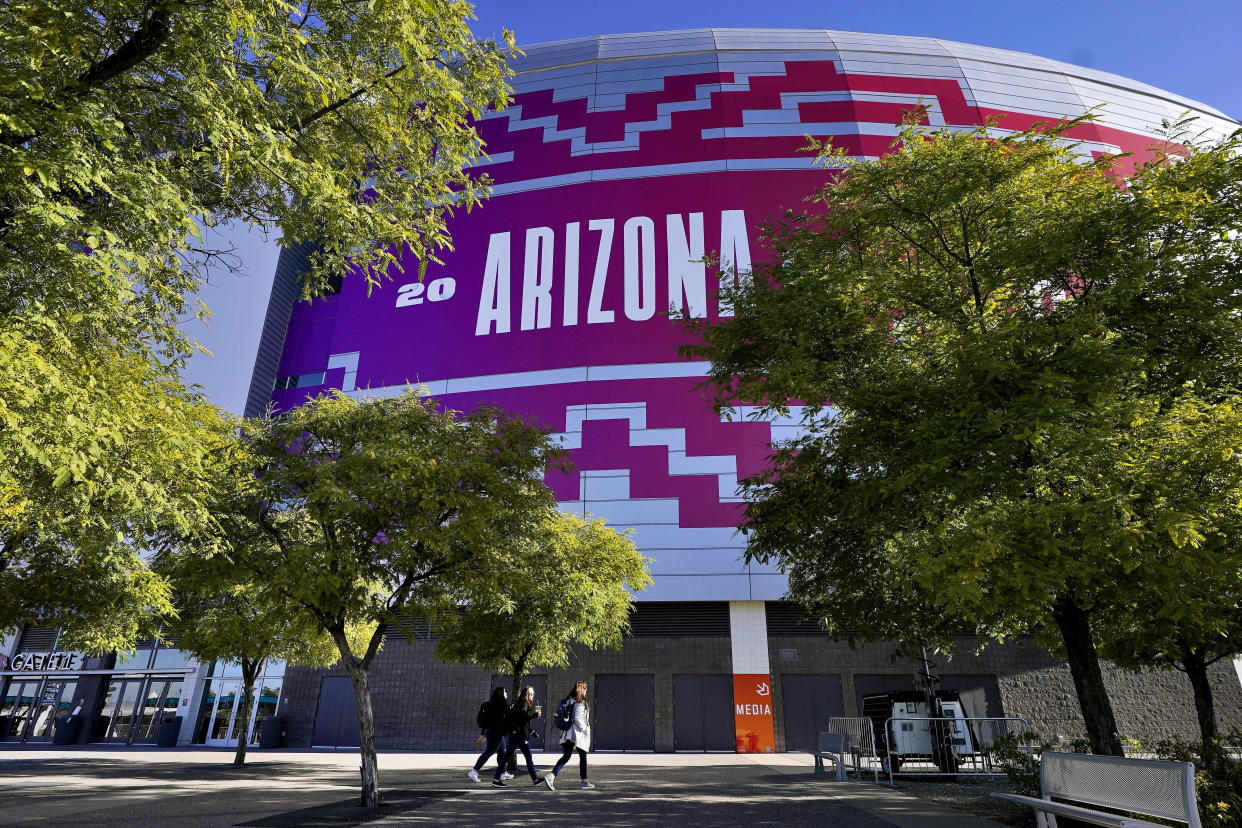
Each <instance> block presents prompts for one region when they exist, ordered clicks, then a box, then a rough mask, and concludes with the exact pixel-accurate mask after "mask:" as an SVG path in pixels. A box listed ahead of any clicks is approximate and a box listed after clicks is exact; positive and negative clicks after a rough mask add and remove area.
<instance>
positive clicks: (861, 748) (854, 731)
mask: <svg viewBox="0 0 1242 828" xmlns="http://www.w3.org/2000/svg"><path fill="white" fill-rule="evenodd" d="M826 732H828V733H840V734H841V735H842V736H844V737H845V756H846V763H847V771H848V770H853V771H854V775H855V776H856V777H857V779H858V781H860V782H861V781H862V778H863V774H864V773H870V774H872V776H873V777H874V781H875V782H879V781H880V755H879V754H878V753H876V750H875V729H874V727H872V724H871V720H870V719H868V718H867V717H866V716H831V717H829V719H828V730H827V731H826Z"/></svg>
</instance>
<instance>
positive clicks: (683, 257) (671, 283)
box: [665, 213, 707, 317]
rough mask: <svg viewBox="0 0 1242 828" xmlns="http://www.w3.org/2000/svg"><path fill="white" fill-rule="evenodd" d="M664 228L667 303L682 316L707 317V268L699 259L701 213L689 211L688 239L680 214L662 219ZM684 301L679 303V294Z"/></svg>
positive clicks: (700, 253) (701, 255)
mask: <svg viewBox="0 0 1242 828" xmlns="http://www.w3.org/2000/svg"><path fill="white" fill-rule="evenodd" d="M665 223H666V226H667V229H668V305H669V308H670V309H671V310H673V311H675V312H678V313H684V314H685V315H686V316H691V317H703V316H707V275H706V271H707V268H706V266H705V265H704V264H703V262H702V258H703V214H702V213H691V214H690V238H689V240H687V239H686V229H685V226H684V225H683V224H682V222H681V215H680V214H678V213H672V214H670V215H668V216H667V217H666V218H665ZM683 295H684V297H685V300H686V301H685V303H684V304H683V303H682V297H683Z"/></svg>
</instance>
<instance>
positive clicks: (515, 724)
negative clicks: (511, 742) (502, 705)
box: [505, 702, 537, 742]
mask: <svg viewBox="0 0 1242 828" xmlns="http://www.w3.org/2000/svg"><path fill="white" fill-rule="evenodd" d="M535 718H537V717H536V716H535V708H534V707H529V708H528V707H527V706H526V705H525V704H522V703H521V702H519V703H517V704H515V705H513V707H510V708H509V716H508V718H507V719H506V722H505V724H506V730H507V731H508V733H509V735H511V736H517V737H518V738H520V739H521V740H522V741H523V742H528V741H530V723H531V721H533V720H534V719H535Z"/></svg>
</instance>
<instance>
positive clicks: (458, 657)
mask: <svg viewBox="0 0 1242 828" xmlns="http://www.w3.org/2000/svg"><path fill="white" fill-rule="evenodd" d="M512 540H513V542H514V545H515V546H517V547H518V548H516V549H513V550H512V551H511V553H510V556H509V557H508V558H507V559H505V560H504V561H503V570H501V571H499V572H497V573H496V581H497V582H498V590H497V592H495V593H494V594H491V595H488V596H486V600H482V601H475V602H473V603H471V604H468V605H466V606H463V607H457V608H453V609H452V610H450V611H448V612H444V613H442V614H441V615H440V616H439V617H438V619H437V628H438V631H439V632H440V640H439V641H438V642H437V644H436V655H438V656H439V657H440V658H442V659H444V660H446V661H457V662H462V663H466V664H477V665H479V666H480V667H483V668H484V669H488V670H495V671H497V672H499V673H503V674H508V675H510V676H512V677H513V688H512V693H511V694H510V698H513V699H516V698H518V697H519V696H520V694H521V688H522V678H523V677H524V676H525V675H526V672H527V670H528V669H529V668H530V667H531V666H533V665H537V664H538V665H544V666H547V667H564V666H566V665H568V664H569V656H570V651H571V648H572V646H573V645H575V644H580V645H582V646H584V647H587V648H589V649H592V650H596V649H603V648H612V649H616V648H619V647H620V646H621V639H622V636H623V635H624V634H625V632H626V630H628V629H629V624H630V620H629V616H630V607H631V605H632V603H633V600H634V599H633V596H632V594H631V592H632V591H637V590H642V589H646V587H647V585H648V584H650V583H651V576H650V573H649V572H648V568H647V561H646V559H645V558H643V556H642V555H641V554H639V552H638V550H637V549H635V548H634V544H633V542H632V541H631V540H630V539H629V538H628V537H627V536H626V535H624V534H620V533H617V532H615V531H613V530H612V529H609V528H608V527H607V526H605V525H604V522H603V521H602V520H584V519H582V518H579V517H575V516H573V515H567V514H562V513H559V512H553V513H550V514H549V515H548V516H547V517H546V519H545V523H544V525H543V526H541V527H539V528H538V531H537V533H533V534H531V535H528V536H525V537H520V538H514V539H512Z"/></svg>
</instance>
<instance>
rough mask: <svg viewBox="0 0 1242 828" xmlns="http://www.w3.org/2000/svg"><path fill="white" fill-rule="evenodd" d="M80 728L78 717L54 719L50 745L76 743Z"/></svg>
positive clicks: (70, 716)
mask: <svg viewBox="0 0 1242 828" xmlns="http://www.w3.org/2000/svg"><path fill="white" fill-rule="evenodd" d="M81 726H82V719H81V717H79V716H73V715H68V714H66V715H64V716H59V717H57V719H56V730H54V731H53V732H52V744H54V745H72V744H74V743H76V742H77V741H78V729H79V728H80V727H81Z"/></svg>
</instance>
